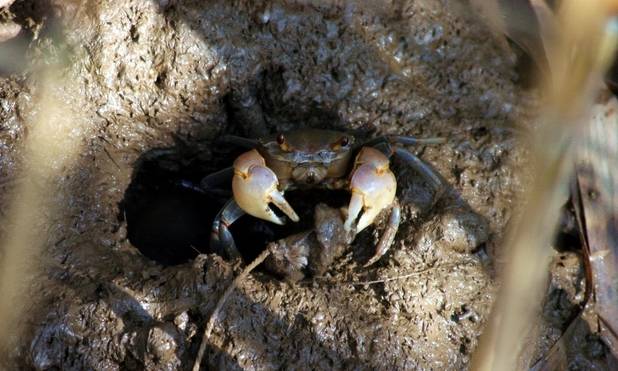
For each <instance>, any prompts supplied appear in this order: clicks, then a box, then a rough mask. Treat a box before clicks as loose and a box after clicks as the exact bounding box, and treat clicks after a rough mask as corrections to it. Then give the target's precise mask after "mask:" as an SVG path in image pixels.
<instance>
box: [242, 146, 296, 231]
mask: <svg viewBox="0 0 618 371" xmlns="http://www.w3.org/2000/svg"><path fill="white" fill-rule="evenodd" d="M232 191H233V192H234V200H235V201H236V203H237V204H238V206H240V208H241V209H243V210H244V211H245V212H246V213H247V214H249V215H253V216H255V217H256V218H260V219H264V220H268V221H270V222H273V223H275V224H284V223H285V220H284V219H283V218H280V217H279V216H277V215H276V214H275V213H274V211H273V210H272V209H271V208H270V207H269V204H270V203H273V204H275V205H276V206H277V207H278V208H279V209H280V210H281V211H283V212H284V213H285V214H286V215H287V216H288V217H289V218H290V219H292V220H293V221H295V222H297V221H298V219H299V218H298V215H296V212H295V211H294V209H292V206H290V204H288V202H287V201H286V199H285V198H284V197H283V193H282V192H281V191H279V180H278V179H277V175H276V174H275V173H274V172H273V171H272V170H271V169H269V168H268V167H267V166H266V162H265V161H264V158H263V157H262V156H261V155H260V154H259V152H258V151H257V150H255V149H253V150H251V151H249V152H245V153H243V154H242V155H240V156H238V158H237V159H236V161H234V177H233V178H232Z"/></svg>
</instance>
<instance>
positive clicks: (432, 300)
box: [0, 0, 579, 370]
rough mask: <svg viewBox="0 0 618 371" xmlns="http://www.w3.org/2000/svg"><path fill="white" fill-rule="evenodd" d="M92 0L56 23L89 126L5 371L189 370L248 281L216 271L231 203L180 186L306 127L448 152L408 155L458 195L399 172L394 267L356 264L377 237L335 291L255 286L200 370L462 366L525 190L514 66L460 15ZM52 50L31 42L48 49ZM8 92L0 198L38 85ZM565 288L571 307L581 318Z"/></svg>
mask: <svg viewBox="0 0 618 371" xmlns="http://www.w3.org/2000/svg"><path fill="white" fill-rule="evenodd" d="M78 3H79V2H65V3H60V2H50V3H49V6H51V7H55V8H54V9H56V13H54V14H58V17H60V18H59V19H61V20H62V24H63V26H64V31H63V32H64V36H65V37H66V45H65V47H66V48H67V49H68V50H70V52H71V54H70V57H69V60H70V62H69V67H67V69H66V71H65V75H66V77H67V80H70V81H71V82H72V83H71V84H68V83H67V86H66V87H59V89H64V91H66V98H65V100H66V102H67V104H68V105H69V106H70V107H73V108H78V111H79V117H80V121H79V122H76V126H79V127H80V128H81V132H80V133H81V135H82V136H83V149H82V151H81V152H80V154H79V157H78V159H77V160H76V162H75V165H74V166H73V167H71V168H67V169H62V171H61V172H60V173H59V174H58V176H57V179H56V181H55V183H54V189H53V192H50V193H51V194H53V197H50V201H49V202H50V203H51V204H53V205H54V206H55V207H56V209H57V210H59V212H58V213H56V214H54V215H52V216H50V219H51V220H50V221H49V227H48V231H49V232H48V233H49V236H48V239H47V243H46V244H45V246H44V250H43V253H42V254H41V264H40V265H41V267H42V268H41V270H40V272H39V273H38V275H37V277H36V279H35V280H34V281H33V282H34V284H33V287H32V288H31V290H32V293H33V295H32V297H34V299H33V303H32V305H31V311H30V312H29V313H28V314H25V315H24V318H23V322H24V328H25V330H24V335H23V336H22V338H21V339H19V340H17V341H16V342H15V348H14V349H15V350H14V351H13V352H11V354H10V355H9V357H7V359H6V360H5V361H6V362H8V363H7V364H9V365H12V366H15V365H17V366H19V367H27V368H32V369H37V370H50V369H63V370H81V369H101V370H103V369H105V370H121V369H143V368H146V369H152V370H177V369H178V370H183V369H189V368H190V365H191V364H192V362H193V359H194V358H195V355H196V352H197V348H198V346H199V341H200V339H201V332H202V330H203V326H204V323H205V319H206V318H207V316H208V315H209V314H210V312H211V311H212V309H213V307H214V305H215V303H216V300H217V299H218V297H219V295H221V293H222V292H223V290H225V287H226V286H227V285H228V284H229V283H230V282H231V280H232V279H233V277H234V275H235V274H237V273H238V271H235V270H234V267H232V265H230V264H229V263H228V262H226V261H224V260H223V259H222V258H221V257H219V256H217V255H215V254H208V252H209V251H208V234H209V233H210V223H211V220H212V218H213V217H214V214H215V213H216V212H217V211H218V208H219V207H220V206H221V205H222V204H223V201H224V198H222V196H212V195H206V196H205V195H198V194H196V193H195V192H191V191H190V190H180V189H179V188H178V182H179V181H182V180H191V181H194V182H195V181H199V179H200V178H201V177H202V176H204V175H206V174H208V173H210V172H213V171H215V170H218V169H221V168H223V167H226V166H229V165H230V164H231V162H232V161H233V158H234V156H235V155H236V154H238V153H239V152H238V150H237V149H233V148H220V147H219V146H217V145H216V144H215V140H216V138H217V137H219V136H220V135H222V134H230V133H233V134H237V135H245V136H252V137H254V136H259V135H263V134H265V133H266V132H271V133H273V132H277V131H280V130H289V129H293V128H297V127H305V126H310V127H319V128H330V129H337V130H354V131H356V132H359V133H363V134H365V135H379V134H403V135H413V136H418V137H445V138H447V143H446V144H444V145H440V146H419V147H417V148H410V149H411V150H413V152H415V153H416V154H417V155H419V156H420V157H421V158H423V159H424V160H425V161H426V162H427V163H429V164H430V165H431V166H432V167H433V168H434V169H435V170H436V171H438V172H439V173H440V174H441V175H442V176H443V178H444V180H445V182H446V183H447V184H448V185H449V187H448V189H447V191H446V194H445V196H444V197H443V198H442V199H441V200H440V201H439V202H438V203H437V204H436V205H435V206H433V207H432V206H431V203H432V194H431V190H430V187H429V185H428V184H427V183H426V182H425V181H424V180H423V178H422V177H420V176H419V175H417V174H416V173H415V172H414V171H412V170H410V169H407V168H405V166H403V165H402V164H400V163H398V162H397V161H395V162H394V164H393V168H394V171H395V173H396V174H397V179H398V197H399V199H400V201H401V204H402V224H401V227H400V230H399V232H398V234H397V236H396V239H395V243H394V246H393V247H392V248H391V250H390V252H389V253H388V254H387V255H385V256H384V257H383V258H382V259H381V260H380V261H379V262H378V263H377V264H375V265H374V266H372V267H370V268H368V269H363V268H362V264H363V262H365V261H366V259H367V258H368V257H369V256H370V255H371V253H372V251H373V250H372V249H373V246H374V244H375V242H376V238H377V235H376V234H375V233H373V232H372V230H371V228H369V231H367V232H363V233H362V234H360V235H359V236H357V238H356V240H355V241H354V243H353V244H352V246H351V248H350V249H348V251H347V252H346V254H345V255H344V257H342V258H340V259H337V260H336V261H335V263H334V264H333V265H332V267H331V268H330V269H329V270H328V271H327V272H326V274H325V275H324V276H322V277H318V278H314V279H311V280H305V281H301V282H299V283H296V284H290V283H286V282H283V281H280V280H278V279H277V278H275V277H273V276H272V275H270V274H268V273H267V272H265V271H264V270H258V271H257V272H255V273H253V274H252V275H251V277H250V278H249V279H248V281H246V282H245V283H244V284H243V285H242V287H241V288H240V289H238V290H237V291H236V293H234V294H233V295H232V297H231V298H230V301H229V302H228V304H227V305H226V307H225V310H224V313H223V315H222V320H221V321H220V322H219V323H218V324H217V326H215V329H214V332H213V335H212V337H211V343H210V345H209V348H208V352H207V357H206V359H205V363H207V364H208V365H209V367H211V368H213V369H277V368H313V369H333V368H336V369H411V368H418V369H448V370H460V369H465V368H466V367H467V365H468V363H469V359H470V354H471V352H472V351H473V350H474V349H475V347H476V344H477V339H478V336H479V334H480V333H481V331H482V329H483V325H484V323H485V321H486V319H487V316H488V313H489V310H490V307H491V304H492V302H493V300H494V298H495V293H496V290H497V286H496V282H495V269H496V266H498V265H499V264H501V263H500V262H499V261H498V260H499V257H500V256H501V255H502V253H501V251H500V246H501V239H502V237H503V234H504V230H505V227H506V226H507V224H508V221H509V219H510V218H511V217H512V216H513V215H514V213H516V208H517V206H518V203H517V198H516V197H517V195H518V194H520V193H521V192H522V189H523V186H524V183H525V182H524V180H522V179H523V178H522V177H521V176H520V175H518V172H519V171H521V169H522V168H524V167H525V148H524V147H523V144H522V143H521V142H520V141H519V140H518V139H517V138H516V136H515V132H516V131H517V130H520V128H521V127H526V126H528V125H529V121H530V116H531V113H530V110H531V109H530V100H531V99H532V97H533V95H531V94H530V93H529V92H526V91H524V90H523V89H522V87H521V86H519V85H518V84H517V81H518V79H519V77H518V76H517V74H516V73H515V66H514V64H515V61H516V58H515V55H513V54H511V53H510V52H507V51H505V50H504V49H501V48H500V47H498V44H497V43H495V42H493V40H492V39H491V38H489V37H488V35H489V31H488V30H487V29H486V28H485V27H484V26H482V25H481V24H480V23H479V22H477V21H476V20H475V19H473V18H470V17H468V16H467V14H468V13H467V12H466V11H465V10H463V8H462V5H461V4H460V3H459V2H456V1H438V0H427V1H417V2H411V3H408V2H403V3H399V2H392V3H391V2H387V4H385V5H384V6H380V7H378V6H371V5H368V4H370V3H369V2H367V4H366V5H351V3H350V4H348V5H346V4H345V3H344V4H343V5H342V4H340V3H339V2H332V3H328V2H324V3H323V4H322V5H320V6H309V5H306V4H304V3H303V2H275V3H274V4H273V5H271V6H259V5H253V4H252V3H251V2H247V1H236V2H233V3H231V2H228V1H212V2H209V3H208V4H207V5H206V4H204V2H202V1H197V0H194V1H190V0H187V1H176V2H168V3H169V4H167V7H161V6H160V4H159V2H155V1H143V0H129V1H124V2H122V3H118V2H113V1H104V0H90V1H87V2H86V5H85V6H83V7H80V6H79V5H77V4H78ZM62 17H66V18H62ZM69 18H70V22H69V21H68V20H67V19H69ZM46 37H47V39H46ZM50 40H51V36H45V33H43V34H42V35H41V36H40V39H38V41H37V42H38V43H39V44H41V48H44V49H45V48H47V49H49V48H51V49H53V47H52V46H49V44H48V43H51V44H52V45H53V41H50ZM46 43H47V44H46ZM63 45H64V44H63ZM67 45H68V46H67ZM47 49H46V50H47ZM52 54H53V53H52ZM0 83H1V85H0V102H1V103H2V104H1V107H0V118H1V120H2V130H0V155H1V161H0V187H3V189H4V190H10V189H11V187H13V186H12V184H11V182H5V183H3V182H2V180H4V179H11V178H14V177H15V176H16V174H17V171H18V170H19V166H20V162H19V161H20V160H19V159H20V153H21V151H22V148H21V144H22V141H23V138H24V137H25V136H26V135H27V131H28V122H29V121H28V117H29V114H28V112H30V111H33V110H35V107H33V106H32V104H33V103H32V102H33V98H32V97H33V96H35V95H36V86H35V85H34V84H33V83H32V82H30V81H29V80H28V79H24V78H18V77H15V75H12V76H6V77H3V78H2V80H1V81H0ZM300 198H302V195H301V196H300ZM0 201H1V202H2V203H3V204H4V203H5V202H7V200H6V199H4V198H2V199H1V200H0ZM291 203H292V205H294V202H293V201H291ZM269 228H272V227H268V226H264V225H263V224H260V223H258V222H256V221H254V220H253V221H252V220H251V219H250V218H249V217H245V218H243V219H242V220H241V221H239V224H238V225H237V226H234V227H233V229H232V232H233V233H236V235H237V236H240V235H245V236H246V237H245V238H241V239H242V242H241V243H242V248H243V249H244V251H245V252H246V254H247V255H248V256H255V255H257V254H258V253H259V252H260V251H261V249H263V248H264V246H265V244H266V242H268V241H269V240H272V239H273V238H274V237H273V236H275V235H277V236H281V234H282V233H283V234H285V233H286V230H285V229H283V230H275V231H273V230H271V229H269ZM0 233H2V229H0ZM136 241H137V242H136ZM198 253H200V255H198ZM569 259H570V260H573V258H570V257H569ZM570 260H569V261H570ZM573 269H575V268H573ZM567 273H568V274H570V275H571V276H568V274H567ZM567 273H565V274H567V276H568V277H575V276H577V274H579V273H578V271H577V270H576V269H575V270H571V271H569V272H567ZM566 281H568V280H566ZM566 281H565V282H566ZM556 282H558V281H556ZM565 285H566V284H565ZM561 287H562V286H561ZM562 289H563V290H564V292H565V294H564V295H563V296H564V297H565V298H563V299H557V300H566V301H568V300H576V299H573V298H572V296H576V294H575V293H573V292H570V291H568V289H566V288H562ZM548 331H550V330H548ZM552 331H553V330H552ZM550 337H551V336H548V338H550Z"/></svg>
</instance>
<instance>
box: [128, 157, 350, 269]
mask: <svg viewBox="0 0 618 371" xmlns="http://www.w3.org/2000/svg"><path fill="white" fill-rule="evenodd" d="M236 155H237V154H236V153H235V154H232V155H228V154H225V155H222V156H220V157H221V158H222V160H221V161H220V162H219V161H217V164H215V166H213V161H210V160H209V159H207V158H200V157H199V155H195V154H181V153H180V152H179V151H175V150H173V149H168V150H157V151H152V152H151V153H147V154H145V155H144V156H142V159H141V160H140V161H138V164H137V165H136V167H135V170H134V176H133V180H132V182H131V184H130V185H129V187H128V189H127V190H126V192H125V197H124V200H123V201H122V203H121V205H120V210H121V217H122V218H124V219H125V220H126V223H127V232H128V238H129V241H130V242H131V244H133V246H135V247H136V248H137V249H138V250H139V251H140V252H141V253H142V254H143V255H144V256H146V257H148V258H150V259H152V260H155V261H156V262H158V263H160V264H162V265H166V266H167V265H176V264H182V263H185V262H187V261H189V260H191V259H193V258H195V257H196V256H197V255H198V254H200V253H209V252H211V251H210V248H209V242H210V234H211V226H212V222H213V220H214V218H215V216H216V214H217V213H218V212H219V210H220V209H221V207H223V205H224V203H225V202H226V200H227V199H228V198H229V197H231V187H230V185H229V184H222V185H221V187H220V188H218V189H215V190H212V191H210V192H202V191H199V190H197V189H194V188H191V187H187V184H193V185H197V184H199V182H200V180H201V178H202V177H204V176H205V175H207V174H210V173H212V172H214V171H216V170H219V169H221V168H224V167H225V165H227V164H231V163H232V162H233V159H234V157H235V156H236ZM349 197H350V196H349V194H348V192H346V191H329V190H320V189H312V190H294V191H289V192H286V198H287V199H288V201H289V203H290V204H291V205H292V207H294V209H295V210H296V212H297V213H298V215H299V216H300V218H301V220H300V222H298V223H293V222H291V221H288V223H287V224H286V225H283V226H279V225H275V224H272V223H269V222H266V221H263V220H259V219H257V218H254V217H252V216H249V215H245V216H243V217H241V218H240V219H239V220H238V221H236V222H235V223H234V224H233V225H232V226H231V227H230V231H231V232H232V234H233V235H234V238H235V242H236V245H237V248H238V250H239V251H240V253H241V255H242V257H243V259H244V260H246V261H251V260H253V259H254V258H255V257H257V256H258V255H259V254H260V252H261V251H263V249H264V248H265V247H266V245H267V244H268V242H271V241H275V240H278V239H280V238H284V237H286V236H288V235H291V234H294V233H298V232H301V231H304V230H307V229H310V228H312V227H313V212H314V207H315V205H317V204H318V203H320V202H323V203H327V204H328V205H330V206H333V207H341V206H344V205H346V203H347V202H348V201H349ZM272 208H273V210H275V212H276V213H278V214H279V215H282V214H281V213H280V212H279V210H278V209H277V208H276V207H274V206H272Z"/></svg>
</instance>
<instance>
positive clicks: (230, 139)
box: [218, 135, 259, 148]
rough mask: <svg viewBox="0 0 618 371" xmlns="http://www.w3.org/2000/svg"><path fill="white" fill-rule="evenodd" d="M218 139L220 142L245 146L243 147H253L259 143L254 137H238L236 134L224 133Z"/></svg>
mask: <svg viewBox="0 0 618 371" xmlns="http://www.w3.org/2000/svg"><path fill="white" fill-rule="evenodd" d="M218 141H219V142H222V143H230V144H236V145H238V146H240V147H245V148H255V147H257V146H258V144H259V142H258V141H257V140H255V139H249V138H244V137H239V136H236V135H224V136H222V137H221V138H219V140H218Z"/></svg>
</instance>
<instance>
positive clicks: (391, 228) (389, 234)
mask: <svg viewBox="0 0 618 371" xmlns="http://www.w3.org/2000/svg"><path fill="white" fill-rule="evenodd" d="M400 221H401V208H400V206H399V201H397V199H396V198H395V201H394V202H393V208H392V209H391V215H390V217H389V218H388V225H387V226H386V229H385V230H384V232H383V233H382V236H381V237H380V242H378V245H377V246H376V252H375V253H374V254H373V256H372V257H371V259H369V261H368V262H367V263H365V265H364V266H365V267H368V266H370V265H372V264H373V263H375V262H377V261H378V260H380V258H381V257H382V256H383V255H384V254H386V252H387V251H388V249H389V248H390V247H391V245H392V244H393V241H395V235H396V234H397V230H398V229H399V222H400Z"/></svg>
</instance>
